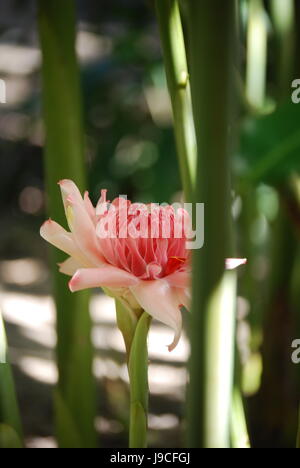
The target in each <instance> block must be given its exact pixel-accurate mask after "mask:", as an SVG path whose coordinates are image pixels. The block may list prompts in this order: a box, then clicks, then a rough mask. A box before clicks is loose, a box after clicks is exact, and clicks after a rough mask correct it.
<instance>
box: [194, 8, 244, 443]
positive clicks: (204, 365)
mask: <svg viewBox="0 0 300 468" xmlns="http://www.w3.org/2000/svg"><path fill="white" fill-rule="evenodd" d="M234 5H235V1H234V0H228V1H226V2H220V1H218V0H189V2H188V6H189V9H188V13H189V15H188V29H189V45H190V65H191V91H192V102H193V111H194V122H195V129H196V137H197V147H198V167H197V187H196V201H197V202H204V203H205V206H206V217H205V244H204V247H203V249H202V250H195V251H194V255H193V273H194V274H193V301H192V326H191V332H190V336H191V361H190V388H189V392H190V393H189V433H188V443H189V447H211V448H215V447H224V448H225V447H229V446H230V408H231V397H232V380H233V362H234V330H235V296H236V273H235V272H234V271H229V272H225V271H224V262H225V258H226V256H228V255H230V253H232V234H231V216H230V160H229V154H228V153H229V146H230V144H229V132H228V126H229V122H230V110H231V102H230V97H231V90H230V84H231V83H232V82H233V56H232V52H233V51H234V50H235V47H234V44H233V36H234V31H235V30H236V28H235V11H234V10H235V9H234Z"/></svg>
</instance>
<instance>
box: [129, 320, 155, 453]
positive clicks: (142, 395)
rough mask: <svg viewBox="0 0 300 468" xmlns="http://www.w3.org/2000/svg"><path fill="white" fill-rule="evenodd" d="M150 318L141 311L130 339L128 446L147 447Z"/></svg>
mask: <svg viewBox="0 0 300 468" xmlns="http://www.w3.org/2000/svg"><path fill="white" fill-rule="evenodd" d="M150 322H151V318H150V316H149V315H148V314H147V313H146V312H143V314H142V315H141V317H140V318H139V320H138V322H137V326H136V329H135V333H134V338H133V341H132V345H131V349H130V354H129V362H128V372H129V378H130V431H129V447H130V448H145V447H147V428H148V347H147V336H148V331H149V326H150Z"/></svg>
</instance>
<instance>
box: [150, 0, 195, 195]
mask: <svg viewBox="0 0 300 468" xmlns="http://www.w3.org/2000/svg"><path fill="white" fill-rule="evenodd" d="M155 4H156V12H157V19H158V23H159V29H160V37H161V43H162V49H163V57H164V63H165V70H166V76H167V83H168V88H169V93H170V97H171V103H172V109H173V117H174V131H175V138H176V144H177V152H178V156H179V164H180V172H181V178H182V183H183V189H184V193H185V199H186V201H189V202H190V201H192V199H193V192H194V188H195V176H196V160H197V153H196V139H195V129H194V122H193V116H192V107H191V95H190V83H189V73H188V66H187V59H186V53H185V43H184V36H183V31H182V24H181V18H180V11H179V6H178V2H177V0H156V1H155Z"/></svg>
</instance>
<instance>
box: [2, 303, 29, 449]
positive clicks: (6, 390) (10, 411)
mask: <svg viewBox="0 0 300 468" xmlns="http://www.w3.org/2000/svg"><path fill="white" fill-rule="evenodd" d="M22 437H23V434H22V428H21V421H20V415H19V408H18V403H17V398H16V392H15V386H14V381H13V375H12V371H11V367H10V365H9V363H8V362H7V343H6V334H5V328H4V323H3V320H2V315H1V312H0V448H21V447H22V442H21V441H22Z"/></svg>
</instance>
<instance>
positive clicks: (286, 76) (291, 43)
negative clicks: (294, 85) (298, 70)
mask: <svg viewBox="0 0 300 468" xmlns="http://www.w3.org/2000/svg"><path fill="white" fill-rule="evenodd" d="M271 11H272V18H273V22H274V29H275V34H276V38H277V46H278V54H277V56H278V61H277V64H276V65H277V84H278V97H279V99H284V98H286V97H287V95H289V93H290V89H291V82H292V79H293V71H294V70H293V69H294V60H295V2H294V0H285V1H284V2H282V0H271Z"/></svg>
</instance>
